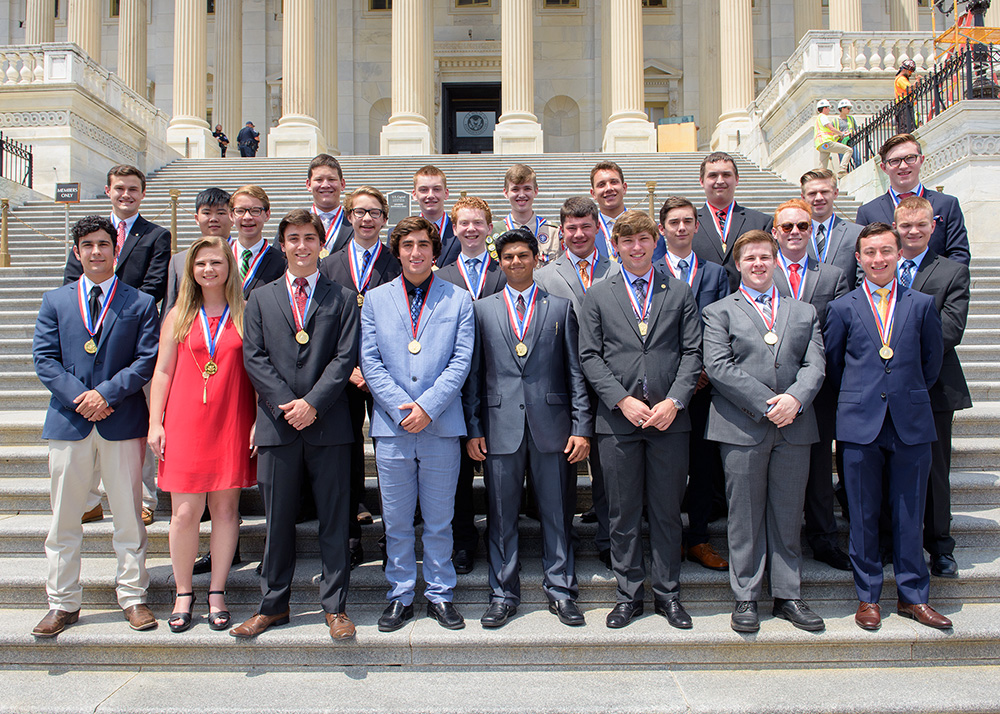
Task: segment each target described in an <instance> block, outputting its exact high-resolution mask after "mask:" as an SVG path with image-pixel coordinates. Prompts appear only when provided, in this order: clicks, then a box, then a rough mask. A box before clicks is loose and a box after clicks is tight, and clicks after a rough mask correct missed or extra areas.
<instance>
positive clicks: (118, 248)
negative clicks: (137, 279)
mask: <svg viewBox="0 0 1000 714" xmlns="http://www.w3.org/2000/svg"><path fill="white" fill-rule="evenodd" d="M127 235H128V234H127V233H126V232H125V221H118V240H117V241H116V242H115V265H116V266H117V265H118V256H120V255H121V254H122V248H123V247H124V246H125V237H126V236H127Z"/></svg>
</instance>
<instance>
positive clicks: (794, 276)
mask: <svg viewBox="0 0 1000 714" xmlns="http://www.w3.org/2000/svg"><path fill="white" fill-rule="evenodd" d="M801 267H802V266H801V265H799V264H798V263H792V264H791V265H789V266H788V269H789V270H790V271H792V272H791V273H789V275H788V282H789V283H790V284H791V286H792V293H793V294H795V295H798V294H799V285H801V284H802V276H801V275H799V268H801ZM768 299H770V298H768Z"/></svg>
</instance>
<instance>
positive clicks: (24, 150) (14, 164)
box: [0, 132, 34, 188]
mask: <svg viewBox="0 0 1000 714" xmlns="http://www.w3.org/2000/svg"><path fill="white" fill-rule="evenodd" d="M33 163H34V160H33V158H32V154H31V146H29V145H27V144H22V143H21V142H19V141H14V140H13V139H11V138H9V137H6V136H4V135H3V132H0V176H2V177H3V178H6V179H9V180H11V181H14V182H15V183H19V184H23V185H24V186H27V187H28V188H31V174H32V168H33V166H32V165H33Z"/></svg>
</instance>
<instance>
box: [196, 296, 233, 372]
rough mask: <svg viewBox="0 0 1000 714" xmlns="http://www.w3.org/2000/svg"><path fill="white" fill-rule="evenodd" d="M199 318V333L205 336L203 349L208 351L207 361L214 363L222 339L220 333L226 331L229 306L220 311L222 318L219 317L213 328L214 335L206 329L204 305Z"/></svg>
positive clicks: (206, 314)
mask: <svg viewBox="0 0 1000 714" xmlns="http://www.w3.org/2000/svg"><path fill="white" fill-rule="evenodd" d="M199 317H200V318H201V331H202V334H204V335H205V348H206V349H207V350H208V359H209V360H211V361H212V362H214V361H215V350H216V348H217V347H218V346H219V340H221V339H222V333H223V331H224V330H225V329H226V323H227V322H229V305H226V309H225V310H223V311H222V316H221V317H219V322H218V324H217V325H216V326H215V333H214V334H213V333H212V331H211V330H210V329H209V327H208V313H207V312H205V306H204V305H202V307H201V311H200V312H199Z"/></svg>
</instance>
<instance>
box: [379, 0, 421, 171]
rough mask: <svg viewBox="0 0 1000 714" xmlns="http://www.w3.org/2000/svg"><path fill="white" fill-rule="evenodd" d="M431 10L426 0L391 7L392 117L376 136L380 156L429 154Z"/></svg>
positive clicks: (397, 2) (404, 1) (398, 2)
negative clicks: (377, 136) (378, 135)
mask: <svg viewBox="0 0 1000 714" xmlns="http://www.w3.org/2000/svg"><path fill="white" fill-rule="evenodd" d="M432 32H433V8H432V3H429V2H425V0H395V1H394V2H393V4H392V116H390V117H389V123H388V124H386V125H385V126H384V127H382V134H381V136H380V137H379V143H380V153H381V154H382V155H383V156H387V155H388V156H414V155H424V154H430V153H431V152H432V150H433V149H432V147H433V145H434V140H433V135H432V132H431V126H430V117H432V116H433V113H434V105H433V102H434V94H433V86H432V82H433V63H434V43H433V35H432V34H431V33H432Z"/></svg>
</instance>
